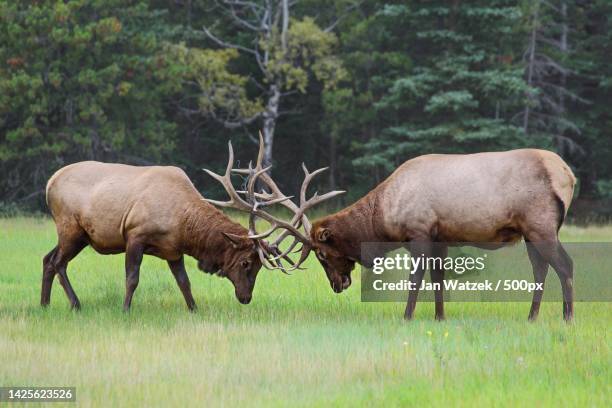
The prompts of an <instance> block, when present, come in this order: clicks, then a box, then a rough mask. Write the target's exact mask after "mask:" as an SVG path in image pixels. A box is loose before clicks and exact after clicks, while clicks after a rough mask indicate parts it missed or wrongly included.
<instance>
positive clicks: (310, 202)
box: [300, 163, 346, 235]
mask: <svg viewBox="0 0 612 408" xmlns="http://www.w3.org/2000/svg"><path fill="white" fill-rule="evenodd" d="M327 169H328V167H322V168H320V169H317V170H315V171H313V172H312V173H311V172H309V171H308V168H307V167H306V164H305V163H302V170H304V181H303V182H302V188H300V211H301V213H302V214H305V213H306V210H308V209H309V208H312V207H314V206H315V205H317V204H319V203H321V202H323V201H326V200H329V199H330V198H333V197H335V196H337V195H340V194H344V193H346V191H344V190H335V191H330V192H329V193H325V194H323V195H322V196H319V195H318V193H317V192H315V193H314V195H313V196H312V197H310V198H309V199H306V192H307V190H308V186H309V184H310V182H311V181H312V180H313V179H314V178H315V177H316V176H317V175H318V174H321V173H323V172H324V171H325V170H327ZM303 218H304V219H306V220H308V218H306V217H303ZM311 227H312V226H311V224H310V222H308V224H304V229H305V230H306V232H307V233H308V235H310V229H311Z"/></svg>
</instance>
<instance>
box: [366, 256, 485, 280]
mask: <svg viewBox="0 0 612 408" xmlns="http://www.w3.org/2000/svg"><path fill="white" fill-rule="evenodd" d="M486 257H487V254H484V256H477V257H472V256H462V257H454V258H452V257H448V256H447V257H445V258H442V257H439V256H425V255H424V254H421V255H420V256H416V257H414V256H411V255H409V254H396V255H395V256H392V257H386V256H381V257H376V258H374V262H373V264H372V273H374V274H376V275H380V274H382V273H384V272H385V271H388V270H395V271H397V270H404V271H409V272H410V273H411V274H414V273H415V271H416V270H417V269H418V268H423V269H429V270H431V269H433V268H437V269H442V268H443V269H444V270H447V271H453V272H455V273H456V274H458V275H461V274H463V273H465V272H471V271H475V270H476V271H482V270H484V269H485V263H484V261H485V259H486Z"/></svg>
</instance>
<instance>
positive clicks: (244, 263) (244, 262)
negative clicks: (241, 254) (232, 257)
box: [240, 260, 249, 268]
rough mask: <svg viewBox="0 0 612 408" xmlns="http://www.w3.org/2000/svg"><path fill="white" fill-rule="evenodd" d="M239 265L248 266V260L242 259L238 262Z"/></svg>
mask: <svg viewBox="0 0 612 408" xmlns="http://www.w3.org/2000/svg"><path fill="white" fill-rule="evenodd" d="M240 265H241V266H242V267H243V268H247V267H248V266H249V261H247V260H244V261H242V262H240Z"/></svg>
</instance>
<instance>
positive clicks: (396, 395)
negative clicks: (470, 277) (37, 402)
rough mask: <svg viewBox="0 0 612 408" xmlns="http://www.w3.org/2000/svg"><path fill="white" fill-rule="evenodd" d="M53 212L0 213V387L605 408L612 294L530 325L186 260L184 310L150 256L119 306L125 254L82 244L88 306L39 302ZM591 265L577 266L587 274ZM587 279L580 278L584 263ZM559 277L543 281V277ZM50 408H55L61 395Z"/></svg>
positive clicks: (549, 307) (488, 310) (311, 276)
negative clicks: (127, 307) (408, 314)
mask: <svg viewBox="0 0 612 408" xmlns="http://www.w3.org/2000/svg"><path fill="white" fill-rule="evenodd" d="M562 237H563V239H564V240H567V241H611V240H612V227H591V228H588V229H584V228H578V227H566V228H564V229H563V231H562ZM55 241H56V236H55V229H54V226H53V223H52V222H51V221H50V220H47V219H32V218H17V219H4V220H1V219H0V242H1V244H2V245H1V247H0V260H1V263H0V385H4V386H9V385H19V386H25V385H30V386H76V387H77V401H78V403H79V405H85V406H89V405H96V406H99V405H104V406H115V405H151V406H169V405H170V404H172V405H173V406H201V405H202V404H203V403H208V404H213V405H220V404H232V405H234V404H239V403H247V404H249V405H263V404H270V405H274V406H287V405H292V406H296V405H297V406H315V405H316V406H319V405H322V404H326V405H329V404H331V405H335V406H344V405H349V404H351V405H365V404H367V403H372V402H376V403H385V404H387V405H391V406H399V405H416V404H426V405H432V404H436V405H442V404H448V405H451V406H474V405H486V406H491V405H508V406H510V405H517V404H521V405H527V404H531V405H537V406H541V405H545V406H584V405H587V406H607V405H609V403H610V401H611V400H612V392H611V388H610V384H611V383H612V377H611V375H610V364H611V361H612V360H611V355H610V336H609V333H608V331H609V330H608V329H609V327H610V326H611V325H612V318H611V315H610V312H611V311H612V308H611V306H610V304H607V303H578V304H576V306H575V311H576V320H575V323H574V324H571V325H567V324H565V323H563V321H562V319H561V306H560V304H558V303H545V304H543V305H542V310H541V313H540V319H539V321H538V322H537V323H535V324H530V323H528V322H527V319H526V317H527V313H528V310H529V304H528V303H448V304H447V305H446V312H447V320H446V322H443V323H438V322H435V321H434V320H433V304H431V303H428V302H423V303H420V304H419V305H418V307H417V316H416V320H415V321H413V322H411V323H405V322H404V321H403V320H402V314H403V309H404V305H403V304H401V303H361V302H360V288H359V279H358V277H354V279H353V282H354V283H353V287H351V288H350V289H349V290H348V291H347V292H345V293H343V294H341V295H336V294H334V293H333V292H332V291H331V289H330V288H329V284H328V282H327V279H326V278H325V274H324V272H323V271H322V269H321V268H320V266H319V265H318V263H317V262H316V260H314V259H313V258H311V259H309V261H308V264H307V267H308V270H307V271H299V272H296V273H294V275H293V276H289V277H287V276H284V275H282V274H280V273H278V272H271V271H262V272H261V273H260V275H259V277H258V281H257V285H256V287H255V292H254V298H253V302H252V303H251V304H250V305H248V306H243V305H240V304H239V303H238V302H237V301H236V299H235V298H234V291H233V288H232V286H231V283H230V282H229V281H227V280H222V279H219V278H217V277H212V276H209V275H206V274H203V273H201V272H199V271H198V270H197V269H196V267H195V262H193V260H191V259H190V260H189V262H188V264H187V269H188V271H189V275H190V279H191V282H192V287H193V293H194V296H195V299H196V302H197V303H198V306H199V310H198V311H197V313H193V314H192V313H189V312H187V309H186V307H185V304H184V301H183V298H182V296H181V294H180V291H179V289H178V288H177V286H176V284H175V282H174V279H173V277H172V275H171V273H170V271H169V270H168V269H167V267H166V264H165V263H164V262H162V261H160V260H158V259H155V258H151V257H146V258H145V262H144V263H143V266H142V269H141V278H140V286H139V287H138V289H137V291H136V294H135V297H134V301H133V305H132V312H131V313H129V314H124V313H123V312H122V309H121V306H122V300H123V294H124V271H123V256H122V255H117V256H102V255H98V254H96V253H95V252H94V251H93V250H91V249H86V250H85V251H84V252H83V253H81V254H80V255H79V256H78V257H77V258H76V259H75V260H74V261H73V262H72V263H71V264H70V266H69V271H68V273H69V275H70V277H71V281H72V284H73V286H74V288H75V291H76V292H77V295H78V296H79V298H80V300H81V303H82V305H83V309H82V311H81V312H78V313H77V312H71V311H70V310H69V308H68V301H67V299H66V296H65V295H64V293H63V291H62V289H61V286H60V285H59V283H58V282H57V281H56V282H55V283H54V286H53V293H52V298H51V306H50V307H49V308H47V309H46V310H43V309H41V308H40V307H39V305H38V303H39V296H40V281H41V274H42V272H41V264H42V257H43V256H44V254H46V253H47V252H48V251H49V250H50V249H51V248H52V247H53V246H54V244H55ZM582 272H583V271H576V273H577V274H578V273H582ZM585 272H586V271H585ZM551 278H553V279H555V278H556V276H555V275H554V274H552V275H550V274H549V279H551ZM53 406H56V405H55V404H54V405H53Z"/></svg>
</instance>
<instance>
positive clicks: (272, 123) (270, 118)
mask: <svg viewBox="0 0 612 408" xmlns="http://www.w3.org/2000/svg"><path fill="white" fill-rule="evenodd" d="M269 93H270V94H269V97H268V102H267V103H266V111H265V112H264V115H263V118H264V119H263V122H264V123H263V137H264V143H265V147H264V160H263V164H264V166H270V165H271V164H272V147H273V145H274V130H275V129H276V119H277V118H278V107H279V105H280V97H281V91H280V87H279V86H278V85H277V84H272V85H271V86H270V91H269Z"/></svg>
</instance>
